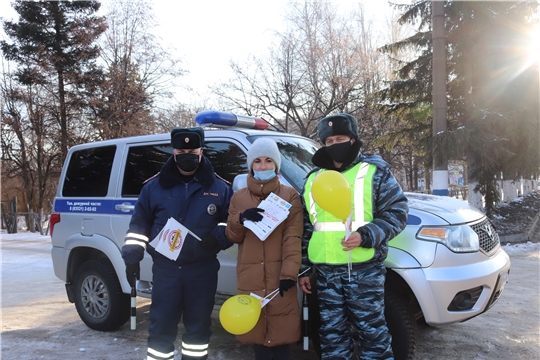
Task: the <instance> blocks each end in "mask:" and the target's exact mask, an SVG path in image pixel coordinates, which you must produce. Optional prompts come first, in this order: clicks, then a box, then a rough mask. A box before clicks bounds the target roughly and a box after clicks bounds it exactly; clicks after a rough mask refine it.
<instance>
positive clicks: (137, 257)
mask: <svg viewBox="0 0 540 360" xmlns="http://www.w3.org/2000/svg"><path fill="white" fill-rule="evenodd" d="M143 258H144V248H143V247H142V246H141V245H124V246H122V259H124V262H125V263H126V264H134V263H138V262H141V261H142V259H143Z"/></svg>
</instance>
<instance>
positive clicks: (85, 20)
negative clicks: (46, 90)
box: [1, 0, 106, 159]
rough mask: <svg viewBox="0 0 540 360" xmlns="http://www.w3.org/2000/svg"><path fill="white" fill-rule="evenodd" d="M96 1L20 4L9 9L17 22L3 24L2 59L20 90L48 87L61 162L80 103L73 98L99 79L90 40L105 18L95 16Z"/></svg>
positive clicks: (96, 50)
mask: <svg viewBox="0 0 540 360" xmlns="http://www.w3.org/2000/svg"><path fill="white" fill-rule="evenodd" d="M100 6H101V4H100V3H99V2H97V1H21V0H17V1H15V2H14V3H13V8H14V9H15V10H16V11H17V13H18V14H19V21H18V22H11V21H5V22H4V23H3V25H4V30H5V32H6V34H7V35H8V36H9V37H10V38H11V40H12V43H8V42H6V41H2V42H1V48H2V51H3V53H4V56H5V58H6V59H8V60H11V61H15V62H16V63H17V64H18V66H19V67H18V71H17V79H18V81H19V82H20V83H21V84H24V85H32V84H41V85H45V84H51V85H54V87H55V88H56V90H55V96H56V97H57V99H58V104H57V109H55V110H53V111H55V112H56V113H55V116H56V117H57V119H58V123H59V128H60V134H59V139H58V142H59V143H60V144H61V154H62V159H64V158H65V156H66V155H67V151H68V146H69V145H70V139H73V133H72V131H71V129H70V128H71V118H72V114H73V113H74V110H75V109H77V108H79V107H80V106H81V105H83V103H84V98H83V97H81V96H78V95H79V93H80V91H81V90H82V89H84V87H86V86H88V85H89V84H91V83H93V82H94V81H95V80H96V79H98V78H99V73H100V70H99V68H98V67H97V66H96V64H95V59H96V58H97V57H98V56H99V48H98V46H97V45H95V43H94V42H95V40H96V39H97V38H98V37H99V36H100V34H101V33H103V31H105V29H106V24H105V18H103V17H97V16H95V13H96V12H97V11H98V9H99V8H100Z"/></svg>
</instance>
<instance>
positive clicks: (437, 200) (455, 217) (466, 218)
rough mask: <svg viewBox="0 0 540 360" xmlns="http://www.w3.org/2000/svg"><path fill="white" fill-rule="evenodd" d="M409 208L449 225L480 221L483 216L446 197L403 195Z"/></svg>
mask: <svg viewBox="0 0 540 360" xmlns="http://www.w3.org/2000/svg"><path fill="white" fill-rule="evenodd" d="M405 195H406V196H407V199H408V200H409V208H411V209H416V210H418V211H423V212H427V213H430V214H432V215H435V216H438V217H440V218H441V219H443V220H445V221H447V222H448V223H449V224H454V225H456V224H463V223H468V222H472V221H477V220H480V219H482V218H483V217H484V216H485V215H484V214H483V213H482V212H481V211H479V210H478V209H477V208H475V207H473V206H471V205H469V203H468V202H466V201H462V200H458V199H454V198H451V197H448V196H436V195H426V194H417V193H405Z"/></svg>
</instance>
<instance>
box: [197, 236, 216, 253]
mask: <svg viewBox="0 0 540 360" xmlns="http://www.w3.org/2000/svg"><path fill="white" fill-rule="evenodd" d="M218 245H219V243H218V239H217V238H216V237H215V236H214V235H212V234H208V235H206V236H203V238H202V239H201V246H202V247H203V249H205V250H208V251H216V250H217V248H218Z"/></svg>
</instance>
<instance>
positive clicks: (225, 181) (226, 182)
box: [214, 173, 232, 185]
mask: <svg viewBox="0 0 540 360" xmlns="http://www.w3.org/2000/svg"><path fill="white" fill-rule="evenodd" d="M214 175H215V176H216V177H217V178H218V179H219V180H221V181H223V182H224V183H225V184H227V185H232V184H231V183H230V182H229V181H227V180H225V179H224V178H222V177H221V176H219V175H218V174H217V173H214Z"/></svg>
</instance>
